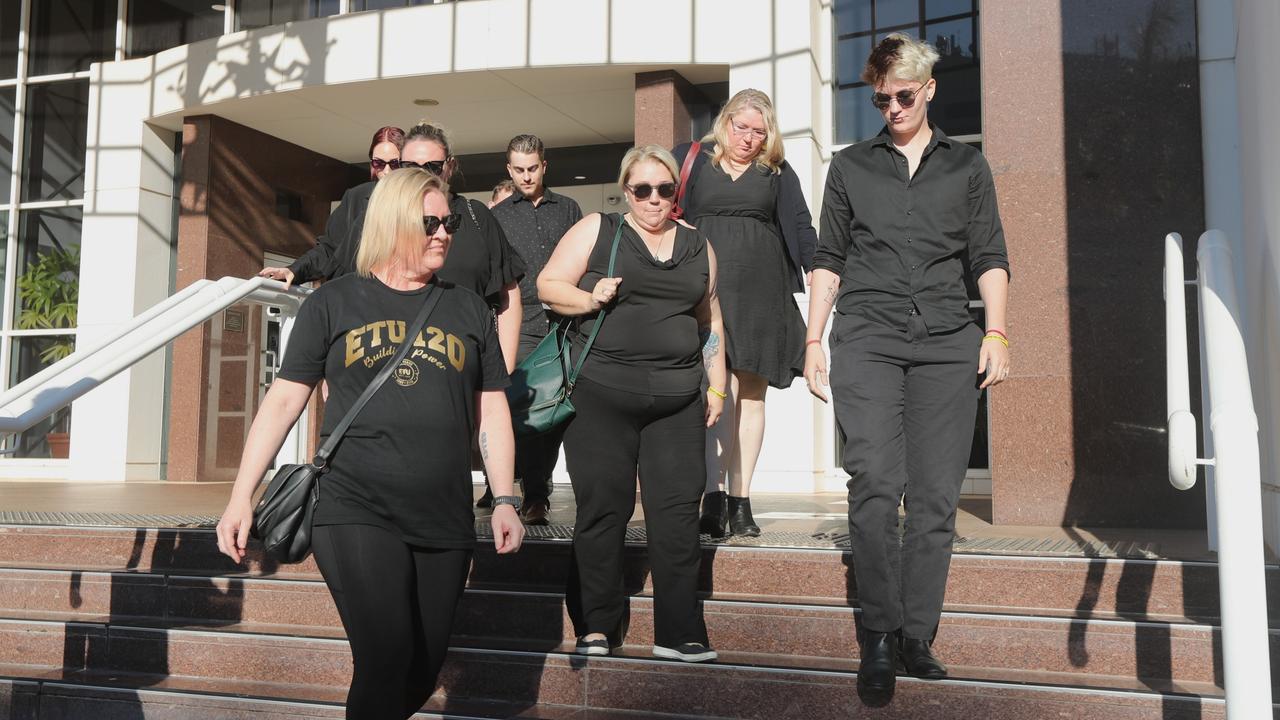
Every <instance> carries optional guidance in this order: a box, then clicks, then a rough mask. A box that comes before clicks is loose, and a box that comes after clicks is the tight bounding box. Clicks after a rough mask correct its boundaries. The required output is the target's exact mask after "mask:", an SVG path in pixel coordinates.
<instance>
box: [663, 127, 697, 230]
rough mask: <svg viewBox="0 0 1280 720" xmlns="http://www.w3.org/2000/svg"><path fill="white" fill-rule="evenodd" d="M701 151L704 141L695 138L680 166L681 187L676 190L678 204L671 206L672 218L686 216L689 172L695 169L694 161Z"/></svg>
mask: <svg viewBox="0 0 1280 720" xmlns="http://www.w3.org/2000/svg"><path fill="white" fill-rule="evenodd" d="M701 151H702V143H700V142H698V141H697V140H695V141H693V144H691V145H690V146H689V153H688V154H687V155H685V156H684V163H683V164H682V165H681V166H680V187H679V188H678V189H677V190H676V204H675V205H673V206H671V219H672V220H679V219H680V218H682V217H684V191H685V190H686V189H687V188H688V187H689V173H691V172H692V171H693V161H694V160H696V159H697V157H698V153H699V152H701Z"/></svg>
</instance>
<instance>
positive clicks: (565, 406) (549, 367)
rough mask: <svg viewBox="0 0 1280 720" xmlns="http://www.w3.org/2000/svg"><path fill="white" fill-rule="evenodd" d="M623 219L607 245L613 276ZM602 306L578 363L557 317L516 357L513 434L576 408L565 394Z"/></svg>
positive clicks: (544, 426)
mask: <svg viewBox="0 0 1280 720" xmlns="http://www.w3.org/2000/svg"><path fill="white" fill-rule="evenodd" d="M624 222H625V221H624V220H623V219H622V217H621V216H619V217H618V230H617V232H615V233H614V234H613V247H612V248H610V249H609V277H613V269H614V265H615V263H616V262H617V259H618V241H619V240H620V239H621V238H622V225H623V223H624ZM605 314H606V313H605V310H604V308H601V309H600V314H599V315H598V316H597V318H596V324H595V327H593V328H591V335H589V336H588V337H587V342H586V343H585V344H584V345H583V347H582V355H580V356H579V357H578V364H577V365H573V364H572V363H571V362H570V360H569V350H570V348H571V347H572V345H573V341H572V339H571V338H570V337H569V323H570V321H568V320H560V321H558V322H555V323H553V324H552V325H551V331H550V332H548V333H547V336H546V337H544V338H542V342H540V343H538V346H537V347H535V348H534V349H533V352H531V353H529V355H528V357H526V358H525V359H524V360H521V361H520V364H519V365H517V366H516V370H515V372H513V373H511V384H510V385H508V386H507V404H508V405H509V406H510V407H511V428H512V430H514V431H515V434H516V437H526V436H532V435H541V434H542V433H545V432H549V431H551V430H554V429H555V428H557V427H559V426H560V425H562V424H564V423H566V422H568V421H569V420H570V419H571V418H572V417H573V415H574V413H575V412H577V411H576V410H575V409H574V407H573V403H572V402H570V401H569V395H570V394H571V393H572V392H573V386H574V385H575V384H577V382H578V373H579V372H580V371H581V370H582V364H583V363H584V362H586V360H587V353H589V352H591V345H592V344H593V343H594V342H595V341H596V333H599V332H600V325H602V324H603V323H604V316H605Z"/></svg>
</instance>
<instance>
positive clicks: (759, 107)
mask: <svg viewBox="0 0 1280 720" xmlns="http://www.w3.org/2000/svg"><path fill="white" fill-rule="evenodd" d="M691 149H692V146H691V145H681V146H680V147H678V148H676V149H675V156H676V159H677V161H679V162H681V163H682V164H683V162H684V160H685V158H686V156H687V155H688V153H689V151H690V150H691ZM686 185H687V187H685V188H684V190H683V191H684V196H683V197H684V218H685V219H686V220H687V221H688V222H690V223H691V224H692V225H693V226H694V227H696V228H698V230H699V231H700V232H701V233H703V234H704V235H706V236H707V237H708V238H710V239H711V244H712V246H713V247H715V250H716V257H718V258H719V259H720V278H719V288H718V290H719V293H720V297H721V298H722V307H723V310H724V327H725V334H726V338H725V352H726V357H727V361H728V364H729V369H730V371H731V382H730V383H729V387H728V388H726V393H727V394H728V396H729V397H728V399H727V401H726V402H725V410H724V420H723V421H722V422H721V423H720V424H719V425H717V426H716V427H715V428H713V429H711V430H709V431H708V438H707V460H706V466H707V483H706V496H705V497H704V498H703V502H702V522H701V526H702V531H703V532H705V533H707V534H709V535H711V536H712V537H724V536H726V535H745V536H748V537H754V536H756V535H759V534H760V527H759V526H758V525H756V522H755V519H754V518H753V517H752V514H751V498H750V494H751V476H752V475H753V474H755V467H756V460H757V459H759V457H760V447H761V445H762V444H763V442H764V412H765V411H764V398H765V392H766V391H767V390H768V389H769V386H773V387H776V388H780V389H785V388H787V387H790V386H791V381H792V380H794V379H795V378H796V377H799V376H800V374H801V371H802V368H803V367H804V319H803V318H802V316H801V315H800V308H799V306H798V305H796V300H795V297H794V296H793V293H797V292H804V286H805V282H804V273H805V272H806V271H807V270H808V269H809V262H810V260H811V259H812V257H813V248H814V244H815V242H816V241H817V233H815V232H814V230H813V224H812V222H811V219H810V217H809V207H808V205H807V204H806V203H805V199H804V194H803V193H802V192H801V190H800V179H799V178H798V177H796V174H795V171H793V170H792V169H791V166H790V165H788V164H787V162H786V160H785V159H784V158H783V147H782V135H781V133H779V132H778V121H777V117H776V115H775V113H774V110H773V103H772V102H770V101H769V96H768V95H765V94H764V93H762V92H760V91H759V90H751V89H748V90H743V91H741V92H739V93H738V94H736V95H734V96H733V97H732V98H730V99H729V102H728V103H726V104H725V106H724V109H723V110H721V111H720V115H719V116H718V117H717V118H716V120H715V123H714V125H713V126H712V131H711V133H709V134H708V135H707V137H706V138H704V140H703V142H702V144H701V149H700V151H699V153H698V155H697V156H696V157H695V159H694V162H693V166H692V168H691V172H690V173H689V179H688V181H687V183H686Z"/></svg>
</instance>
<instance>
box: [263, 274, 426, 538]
mask: <svg viewBox="0 0 1280 720" xmlns="http://www.w3.org/2000/svg"><path fill="white" fill-rule="evenodd" d="M441 292H443V291H442V290H441V289H440V288H438V287H435V288H432V289H431V290H429V291H428V297H427V299H426V301H424V302H423V304H422V309H421V310H419V311H418V316H417V317H415V318H414V319H413V324H412V325H411V326H410V327H409V328H408V330H407V331H406V332H405V335H404V341H403V342H401V343H400V348H399V349H398V350H396V354H395V355H394V356H393V357H392V358H391V360H390V362H388V363H387V364H386V365H383V366H382V369H381V370H379V371H378V374H377V375H376V376H374V378H373V381H372V382H370V383H369V386H368V387H366V388H365V389H364V392H363V393H361V395H360V397H359V398H358V399H357V400H356V401H355V403H353V404H352V405H351V409H349V410H347V414H346V415H344V416H343V417H342V421H341V422H339V423H338V426H337V427H335V428H334V429H333V432H332V433H331V434H330V435H329V439H327V440H325V442H324V445H321V446H320V449H319V450H317V451H316V457H315V459H314V460H312V461H311V462H310V463H307V464H306V465H285V466H284V467H282V468H280V469H279V470H276V474H275V477H273V478H271V483H270V484H268V485H267V490H266V492H264V493H262V499H261V500H259V501H258V505H257V507H255V508H254V509H253V528H252V529H251V530H250V533H251V534H252V535H253V536H254V537H255V538H257V539H258V540H261V541H262V547H263V550H265V551H266V553H267V555H268V556H270V557H271V558H273V559H275V560H277V561H279V562H282V563H296V562H302V561H303V560H304V559H305V558H306V557H307V555H308V554H310V553H311V519H312V517H313V516H314V515H315V511H316V502H317V501H318V500H319V499H320V485H319V480H320V476H321V475H323V474H324V473H325V471H326V470H328V469H329V459H330V458H332V457H333V451H334V450H335V449H337V447H338V443H340V442H342V436H343V435H345V434H346V433H347V429H348V428H350V427H351V423H352V422H353V421H354V420H355V419H356V416H357V415H359V414H360V411H361V410H363V409H364V406H365V405H366V404H368V402H369V399H370V398H372V397H373V394H374V393H376V392H377V391H378V389H379V388H381V387H382V385H383V383H385V382H386V381H387V378H389V377H391V373H393V372H395V369H396V368H397V367H399V365H400V362H401V361H403V360H404V358H405V356H406V355H408V354H409V350H410V349H411V348H412V347H413V341H414V339H415V338H417V337H418V335H419V333H421V332H422V329H423V328H424V327H426V325H427V319H428V318H430V317H431V311H432V310H435V307H436V304H437V303H439V302H440V294H441Z"/></svg>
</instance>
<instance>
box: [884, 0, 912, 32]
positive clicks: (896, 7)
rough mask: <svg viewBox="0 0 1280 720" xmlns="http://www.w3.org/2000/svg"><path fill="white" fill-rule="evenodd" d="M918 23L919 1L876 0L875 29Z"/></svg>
mask: <svg viewBox="0 0 1280 720" xmlns="http://www.w3.org/2000/svg"><path fill="white" fill-rule="evenodd" d="M918 22H920V0H876V14H875V23H876V27H877V28H880V29H882V30H883V29H884V28H891V27H896V26H898V25H912V24H915V23H918Z"/></svg>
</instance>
